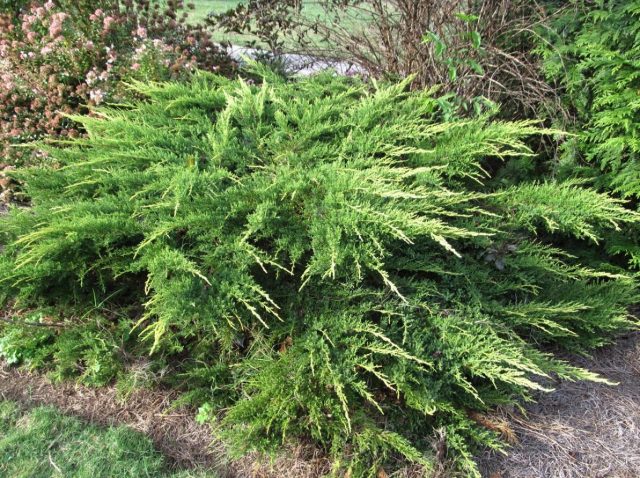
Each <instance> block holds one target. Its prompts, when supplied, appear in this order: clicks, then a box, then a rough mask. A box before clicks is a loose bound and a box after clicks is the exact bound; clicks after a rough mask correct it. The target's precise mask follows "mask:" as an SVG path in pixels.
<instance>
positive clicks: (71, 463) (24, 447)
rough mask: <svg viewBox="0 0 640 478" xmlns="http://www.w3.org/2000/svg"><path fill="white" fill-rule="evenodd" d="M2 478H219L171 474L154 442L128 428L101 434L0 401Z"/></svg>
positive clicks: (44, 411) (46, 410)
mask: <svg viewBox="0 0 640 478" xmlns="http://www.w3.org/2000/svg"><path fill="white" fill-rule="evenodd" d="M0 477H2V478H62V477H75V478H112V477H118V478H128V477H131V478H144V477H153V478H196V477H197V478H214V475H212V474H209V473H200V472H192V471H181V472H171V471H169V470H168V469H167V463H166V460H165V458H164V457H163V456H162V455H161V454H160V453H159V452H158V451H157V450H156V449H155V448H154V447H153V443H152V442H151V440H149V438H147V437H145V436H144V435H142V434H140V433H137V432H135V431H133V430H131V429H129V428H127V427H123V426H121V427H109V428H100V427H96V426H93V425H87V424H86V423H83V422H82V421H80V420H78V419H76V418H73V417H68V416H65V415H62V414H61V413H59V412H58V411H56V410H55V409H54V408H51V407H38V408H35V409H33V410H30V411H28V412H26V413H25V412H22V411H21V410H20V408H19V407H18V405H17V404H15V403H14V402H10V401H2V400H0Z"/></svg>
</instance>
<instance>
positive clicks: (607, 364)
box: [480, 333, 640, 478]
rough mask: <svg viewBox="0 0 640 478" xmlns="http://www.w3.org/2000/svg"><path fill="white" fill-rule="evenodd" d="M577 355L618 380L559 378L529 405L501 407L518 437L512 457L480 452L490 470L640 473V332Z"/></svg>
mask: <svg viewBox="0 0 640 478" xmlns="http://www.w3.org/2000/svg"><path fill="white" fill-rule="evenodd" d="M571 362H572V363H574V364H576V365H580V366H583V367H585V368H588V369H590V370H592V371H594V372H597V373H599V374H600V375H602V376H603V377H606V378H607V379H609V380H611V381H613V382H618V385H617V386H609V385H606V384H598V383H588V382H564V383H560V384H555V387H554V388H555V391H554V392H553V393H550V394H543V395H541V396H540V397H539V399H538V403H534V404H531V405H530V406H528V407H527V416H526V417H523V416H522V415H521V414H519V413H518V414H515V413H509V412H507V411H502V413H498V414H497V416H496V418H497V419H498V420H500V419H502V420H505V421H506V422H507V423H508V424H509V426H510V428H511V430H512V432H513V433H514V434H515V438H516V440H517V443H516V444H515V445H514V446H513V447H512V448H511V449H510V450H509V455H508V456H506V457H502V456H496V455H494V454H487V455H485V456H483V457H481V459H480V465H481V468H482V470H483V475H484V476H486V477H490V478H638V477H640V333H634V334H632V335H629V336H627V337H623V338H620V339H619V340H618V341H617V343H616V344H615V345H613V346H610V347H607V348H604V349H602V350H600V351H598V352H597V353H595V354H594V356H593V357H592V358H590V359H586V358H580V359H578V358H572V359H571Z"/></svg>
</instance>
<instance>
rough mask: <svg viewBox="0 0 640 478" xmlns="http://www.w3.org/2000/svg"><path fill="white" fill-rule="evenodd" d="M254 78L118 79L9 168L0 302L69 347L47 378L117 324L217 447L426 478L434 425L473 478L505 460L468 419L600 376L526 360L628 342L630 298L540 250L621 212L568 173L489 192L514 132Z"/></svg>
mask: <svg viewBox="0 0 640 478" xmlns="http://www.w3.org/2000/svg"><path fill="white" fill-rule="evenodd" d="M262 74H263V75H264V81H258V82H257V84H250V82H245V81H242V80H228V79H224V78H221V77H218V76H209V75H204V74H203V75H200V76H198V77H196V78H195V79H194V80H193V81H192V82H191V83H190V84H171V83H170V84H150V85H143V84H137V85H135V88H136V89H137V90H138V91H139V92H140V93H141V94H144V95H146V96H147V97H148V101H144V102H140V103H136V104H134V105H130V106H129V107H127V108H122V107H121V108H102V109H99V110H98V111H96V114H95V115H93V116H92V117H80V118H76V119H77V120H78V121H80V122H81V123H82V124H83V126H84V127H85V128H86V130H87V131H88V133H89V137H88V138H86V139H79V140H75V141H73V142H72V143H71V144H66V145H64V146H65V147H55V146H51V147H48V151H49V154H50V157H51V158H50V163H49V164H48V165H47V166H40V167H33V168H31V169H23V170H20V171H17V172H16V173H15V176H16V179H17V180H19V181H20V182H21V184H22V185H23V191H22V193H23V194H24V196H25V198H28V199H29V200H30V201H31V204H32V207H31V208H28V209H26V208H18V207H14V208H13V209H12V210H11V211H10V213H9V215H8V216H6V217H5V218H3V219H2V220H1V223H0V224H1V226H0V227H1V228H0V234H1V236H0V238H1V242H2V243H3V244H4V250H3V252H2V254H1V256H0V282H1V284H2V289H1V291H2V292H1V294H2V298H1V300H2V301H3V303H4V304H5V305H6V304H8V303H11V304H13V306H14V309H17V308H19V307H21V308H23V309H24V308H29V310H32V311H38V310H47V311H49V312H48V313H49V316H50V317H55V316H54V315H53V314H52V313H51V310H58V311H59V313H60V314H62V317H64V319H60V320H61V322H60V324H62V325H64V327H62V328H61V329H62V331H61V330H60V328H57V329H55V330H53V331H52V332H49V335H50V337H47V338H46V340H48V342H46V343H48V344H49V347H55V344H56V343H58V342H59V340H58V341H57V340H56V336H66V337H67V339H66V340H65V341H63V342H64V344H63V345H64V348H65V350H67V352H66V355H64V357H65V362H68V361H69V357H70V356H72V354H73V350H71V351H69V349H72V347H71V345H72V342H73V340H71V339H69V338H68V336H69V334H71V332H69V330H79V332H77V334H78V337H83V339H82V341H81V342H80V343H82V344H84V348H83V350H84V353H85V354H88V357H89V358H91V357H94V353H93V351H94V350H95V348H94V347H99V346H98V345H96V344H93V345H91V342H90V341H89V340H88V337H87V334H86V333H84V334H83V331H86V330H94V331H95V332H94V333H93V334H90V335H91V336H93V337H95V338H96V341H100V340H104V341H105V343H107V344H112V345H113V344H115V341H113V340H112V341H109V340H107V339H105V338H104V337H105V334H107V333H108V334H111V335H112V337H120V336H121V335H122V334H121V332H117V331H118V330H122V327H123V326H122V324H125V328H128V327H129V323H128V322H127V320H130V319H132V320H133V321H134V326H133V329H132V335H131V336H129V337H128V338H127V340H128V341H132V340H133V341H134V342H135V343H136V344H137V345H136V346H137V347H139V348H141V347H146V352H149V353H151V359H152V360H153V361H156V362H157V363H177V364H179V365H174V369H173V370H177V372H179V374H178V377H179V379H180V380H183V381H184V382H186V384H187V385H186V386H187V387H188V388H189V389H190V390H191V395H190V398H191V399H193V400H195V401H199V403H200V404H203V402H205V401H206V402H209V404H207V405H205V406H204V407H203V408H202V413H201V414H200V416H199V418H200V419H207V417H210V418H211V419H212V420H213V421H216V422H217V423H216V429H217V430H218V432H219V433H220V435H221V436H222V437H223V438H224V439H226V440H227V442H228V443H230V444H231V445H233V446H232V449H233V450H235V451H237V452H239V453H241V452H244V451H246V450H254V449H257V450H262V451H271V450H274V449H276V448H277V447H278V445H279V444H281V443H282V442H284V441H286V440H289V439H294V438H296V437H304V438H306V439H310V440H313V441H314V442H315V443H316V444H318V445H319V446H321V447H323V448H324V449H325V450H326V451H327V452H328V453H329V455H330V456H332V457H333V459H334V463H335V467H334V470H335V473H337V474H339V473H342V472H345V473H347V472H348V473H349V474H350V476H351V477H364V476H374V475H375V474H376V473H377V471H378V470H379V468H380V467H384V469H385V470H386V471H392V470H394V469H396V468H397V467H399V466H401V463H402V462H406V461H407V460H408V461H411V462H416V463H419V464H422V465H424V467H425V469H426V470H428V469H429V468H430V467H431V466H432V464H433V459H434V458H433V457H432V453H431V449H432V448H431V440H432V437H433V436H434V433H435V430H439V431H440V432H441V433H443V434H444V436H445V439H446V444H447V448H448V450H449V455H450V457H451V458H452V459H453V460H455V461H456V463H457V466H458V467H459V468H460V469H461V470H465V473H466V474H468V475H474V476H477V471H476V468H475V465H474V462H473V459H472V456H473V452H474V450H475V449H476V447H477V446H478V445H489V446H491V447H494V448H499V447H501V444H500V440H499V438H498V437H497V436H496V433H495V432H494V431H492V430H489V429H486V428H483V427H482V426H481V424H478V423H476V421H474V420H473V419H472V417H473V416H474V414H473V413H471V412H472V411H473V412H475V413H477V412H480V413H482V412H483V411H486V410H488V409H489V408H491V407H493V406H496V405H500V404H513V403H516V402H517V401H519V400H522V399H525V400H526V399H530V398H531V397H532V393H533V392H535V391H537V390H545V389H548V385H545V383H546V384H548V383H549V381H548V380H544V379H546V378H548V377H550V376H554V377H560V378H562V379H568V380H576V379H589V380H599V378H598V377H597V376H596V375H594V374H591V373H590V372H588V371H585V370H582V369H578V368H575V367H572V366H570V365H569V364H567V363H565V362H563V361H561V360H558V359H556V358H554V356H553V355H551V354H550V353H549V352H548V351H549V350H551V348H550V347H547V345H551V344H559V345H560V346H565V347H570V348H572V349H577V350H585V349H586V348H588V347H593V346H599V345H602V344H604V343H606V342H607V341H608V340H609V339H608V337H610V335H611V334H612V333H613V332H616V331H619V330H621V329H625V328H627V327H630V326H632V323H631V322H630V320H629V318H628V317H627V314H626V307H627V306H628V305H629V304H630V303H632V302H633V300H634V299H635V291H634V284H633V281H632V280H631V279H630V278H629V277H627V276H625V275H624V273H622V272H621V271H620V270H618V269H616V268H615V267H614V266H612V265H608V264H606V263H604V262H602V261H599V262H596V261H592V262H591V263H590V264H585V263H583V262H582V261H580V260H579V259H578V257H576V256H575V255H574V254H572V253H571V252H572V251H570V250H567V248H566V247H564V246H562V244H581V245H584V244H591V245H593V246H595V245H596V244H597V241H598V240H599V238H601V237H602V234H604V233H605V232H606V231H608V230H612V229H617V228H619V227H622V226H623V225H625V224H629V223H635V222H637V221H638V217H637V215H636V214H635V213H634V212H632V211H629V210H627V209H625V208H624V207H623V205H622V204H621V202H620V201H619V200H616V199H612V198H610V197H608V196H607V195H605V194H599V193H596V192H594V191H592V190H589V189H585V188H581V187H578V186H577V185H576V184H575V183H573V182H566V183H562V182H551V181H549V182H545V183H524V184H520V185H515V186H510V187H508V188H506V189H502V190H500V189H498V190H495V189H490V188H489V187H488V186H485V185H484V183H485V182H486V181H488V180H489V179H491V177H490V176H491V174H490V171H495V170H496V164H497V163H499V162H507V163H508V162H509V161H510V160H511V158H514V159H518V158H522V157H526V156H530V155H531V152H530V150H529V149H528V148H527V146H526V145H525V143H524V141H525V139H526V138H528V137H530V136H531V135H538V134H541V133H543V132H542V131H540V130H539V129H538V128H537V127H536V126H535V124H533V123H529V122H498V121H492V120H490V119H488V118H477V119H472V120H465V121H452V122H442V121H441V120H439V116H438V110H437V106H436V105H437V101H436V99H434V98H433V94H432V92H428V91H423V92H410V91H409V89H408V87H407V85H408V82H409V81H410V80H407V82H404V83H400V84H395V85H377V84H375V83H374V84H373V85H371V84H365V83H362V82H360V81H359V80H355V79H342V78H336V77H334V76H332V75H328V74H324V75H319V76H315V77H312V78H309V79H303V80H300V81H298V82H291V83H288V82H284V81H283V80H280V79H278V78H277V77H275V76H273V75H269V74H268V72H262ZM96 304H102V305H101V306H100V307H97V306H96ZM116 308H117V309H118V310H126V311H128V318H125V315H123V314H107V313H106V312H105V310H108V309H116ZM34 313H36V312H34ZM15 320H16V321H18V322H19V321H20V320H23V319H21V318H20V317H16V319H15ZM96 323H98V324H100V326H99V327H98V326H96V325H95V324H96ZM13 327H17V326H12V327H7V328H5V334H7V333H8V334H14V335H15V336H18V335H19V336H20V337H23V339H22V340H24V337H25V336H29V334H38V333H41V332H40V328H36V327H31V328H30V327H29V326H24V327H21V328H20V329H21V332H20V333H19V334H18V333H16V332H15V331H13ZM91 328H92V329H91ZM119 334H120V335H119ZM136 334H139V335H136ZM34 340H37V339H34ZM9 342H11V340H8V339H5V342H4V345H3V349H2V350H4V352H0V353H3V354H5V355H6V354H7V352H6V351H7V350H9V351H10V350H12V349H11V344H10V343H9ZM124 342H126V341H123V343H124ZM52 344H53V345H52ZM113 346H115V345H113ZM61 347H62V345H61ZM9 353H12V352H9ZM116 355H117V354H116ZM15 359H16V360H20V355H19V352H18V353H17V355H15ZM39 360H46V358H39ZM49 360H51V362H52V363H53V366H54V367H55V363H56V360H58V359H57V358H56V357H55V356H53V357H52V358H50V359H49ZM78 361H79V362H80V365H79V367H80V369H82V367H84V366H86V364H85V362H86V361H87V360H86V359H84V358H82V357H79V358H78ZM89 362H91V361H89ZM108 363H109V364H111V361H109V362H108ZM114 373H116V372H115V371H114ZM101 378H103V377H102V376H97V378H96V380H98V379H101ZM211 404H213V405H215V407H214V406H212V405H211ZM217 407H225V408H226V410H227V411H226V413H224V414H223V415H222V416H221V417H220V419H219V420H216V418H215V414H213V413H211V412H210V411H211V410H214V409H216V408H217ZM207 410H209V413H207Z"/></svg>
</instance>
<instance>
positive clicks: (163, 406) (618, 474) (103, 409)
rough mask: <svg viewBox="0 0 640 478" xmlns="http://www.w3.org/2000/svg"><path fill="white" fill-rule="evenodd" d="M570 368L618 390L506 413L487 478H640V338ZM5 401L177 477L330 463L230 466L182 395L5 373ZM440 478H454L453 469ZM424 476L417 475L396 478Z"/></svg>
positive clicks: (312, 475) (546, 400)
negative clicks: (150, 446) (36, 410)
mask: <svg viewBox="0 0 640 478" xmlns="http://www.w3.org/2000/svg"><path fill="white" fill-rule="evenodd" d="M572 362H574V363H576V364H578V365H582V366H584V367H587V368H589V369H590V370H593V371H596V372H598V373H600V374H601V375H603V376H604V377H606V378H608V379H610V380H612V381H615V382H619V385H617V386H608V385H604V384H593V383H584V382H578V383H570V382H567V383H561V384H556V387H555V388H556V391H555V392H553V393H550V394H542V395H541V396H540V397H539V401H538V403H535V404H531V405H530V406H528V407H527V410H528V411H527V416H526V417H525V416H522V414H520V413H515V412H513V411H507V410H502V411H499V412H497V413H496V414H494V415H493V416H492V417H491V418H490V419H489V420H492V421H493V423H497V424H500V427H501V429H502V430H503V431H504V432H505V434H506V435H508V437H510V439H511V440H513V441H514V443H515V444H514V445H513V447H512V448H511V449H510V450H509V455H508V456H507V457H504V456H502V455H496V454H485V455H484V456H481V457H479V460H478V461H479V464H480V467H481V470H482V473H483V476H485V477H488V478H637V477H640V334H633V335H630V336H627V337H624V338H621V339H620V340H619V341H618V343H617V344H616V345H615V346H611V347H608V348H606V349H603V350H601V351H599V352H598V353H596V354H595V355H594V357H593V358H591V359H584V358H582V359H577V358H573V359H572ZM0 397H1V398H5V399H9V400H14V401H17V402H19V403H21V404H22V405H23V406H27V407H28V406H33V405H44V404H46V405H54V406H56V407H58V408H59V409H60V410H61V411H62V412H64V413H68V414H71V415H75V416H78V417H80V418H83V419H86V420H88V421H91V422H93V423H97V424H102V425H112V424H125V425H128V426H130V427H132V428H133V429H135V430H138V431H141V432H143V433H146V434H147V435H148V436H150V437H151V439H152V440H153V441H154V443H155V444H156V447H157V448H158V449H159V450H160V451H162V452H163V453H164V454H165V455H166V456H167V458H168V459H169V460H170V461H171V462H172V463H173V464H174V465H176V466H177V467H180V468H193V467H208V468H213V469H216V470H217V471H218V472H219V473H220V475H221V477H223V478H249V477H254V478H276V477H278V478H280V477H281V478H318V477H320V476H322V475H324V474H325V473H327V472H328V471H329V470H330V464H329V462H328V461H327V460H326V459H325V458H324V457H323V456H322V455H321V454H320V453H318V452H317V451H314V449H313V448H312V447H309V446H305V445H300V446H298V447H296V448H290V449H288V450H287V451H286V452H285V453H283V454H282V456H280V457H279V458H278V459H276V460H273V461H269V462H265V461H264V460H259V459H258V457H256V456H249V457H246V458H243V459H241V460H237V461H230V460H228V459H227V458H226V455H225V450H224V448H223V446H222V445H221V444H220V443H218V442H215V441H213V440H212V435H211V430H210V429H209V428H208V427H205V426H200V425H198V424H197V423H196V422H195V420H194V418H193V416H194V411H193V410H187V409H178V410H176V409H173V408H172V407H171V403H172V402H173V400H175V399H176V398H177V397H176V395H175V393H174V392H170V391H163V390H141V391H139V392H136V393H134V394H133V395H132V396H131V397H129V398H128V400H127V401H126V403H123V402H122V401H119V400H118V399H117V392H116V389H115V387H103V388H99V389H92V388H87V387H83V386H79V385H76V384H72V383H64V384H55V385H54V384H51V383H50V382H49V381H48V380H47V379H46V378H45V377H44V376H42V375H40V374H35V373H28V372H25V371H21V370H18V369H15V368H10V367H8V366H6V365H5V364H2V363H0ZM437 475H438V476H439V477H440V478H446V477H447V476H449V475H448V473H447V472H446V471H445V469H444V468H443V469H441V470H439V473H437ZM383 476H384V475H383ZM409 476H417V475H416V474H415V473H412V471H411V470H406V472H405V473H401V474H400V475H397V476H396V475H394V477H396V478H401V477H409Z"/></svg>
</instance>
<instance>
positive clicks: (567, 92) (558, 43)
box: [538, 0, 640, 267]
mask: <svg viewBox="0 0 640 478" xmlns="http://www.w3.org/2000/svg"><path fill="white" fill-rule="evenodd" d="M565 8H566V9H565V11H564V12H563V14H561V15H558V16H557V17H556V18H555V20H554V21H553V22H551V24H550V25H549V28H546V29H545V30H544V31H543V32H542V33H543V35H542V36H541V39H542V41H541V42H540V46H539V48H538V51H539V53H540V54H541V56H542V58H543V62H542V66H543V68H544V71H545V73H546V74H547V76H548V78H549V79H550V80H551V81H553V82H554V83H555V85H556V86H557V87H558V90H559V91H560V93H561V97H562V101H563V111H562V114H560V115H557V116H558V119H560V120H561V123H562V127H563V128H564V129H567V130H569V131H571V132H573V133H575V135H574V136H572V137H571V138H570V139H569V140H568V141H567V142H566V143H565V144H564V145H563V147H562V149H561V155H560V159H561V160H560V162H559V163H558V168H557V169H558V174H559V175H560V176H564V177H577V178H581V179H583V180H585V181H586V183H588V184H593V185H594V186H595V187H596V188H598V189H600V190H607V191H611V192H614V193H615V194H617V195H619V196H621V197H624V198H629V199H632V200H633V201H634V203H635V204H637V199H638V198H639V197H640V141H639V140H638V137H639V135H640V100H639V99H638V89H639V88H640V44H639V43H638V38H639V37H640V2H639V1H637V0H631V1H629V0H606V1H605V0H600V1H585V0H574V1H572V2H570V3H569V5H568V6H567V7H565ZM639 237H640V232H639V231H638V229H637V228H635V227H632V228H627V229H625V231H624V234H613V235H610V237H608V240H607V241H606V242H607V245H608V249H609V250H610V251H611V252H614V253H618V252H623V253H625V254H627V255H628V256H629V257H630V258H631V260H632V263H633V264H634V265H635V266H636V267H637V266H638V265H640V247H638V238H639Z"/></svg>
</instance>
